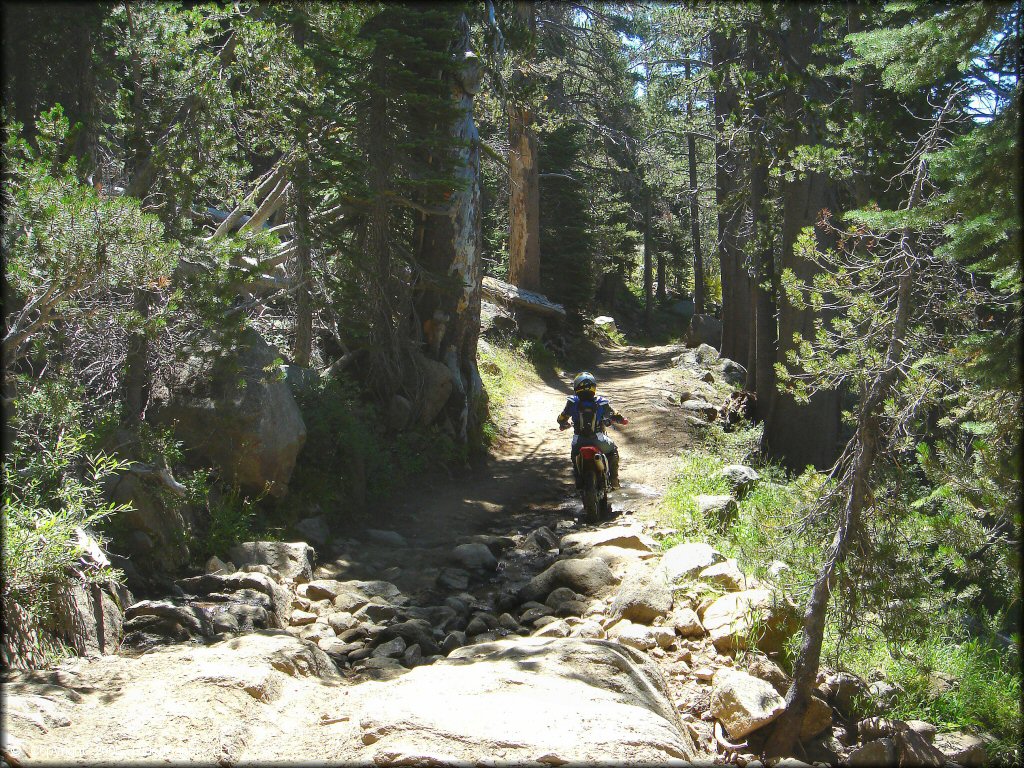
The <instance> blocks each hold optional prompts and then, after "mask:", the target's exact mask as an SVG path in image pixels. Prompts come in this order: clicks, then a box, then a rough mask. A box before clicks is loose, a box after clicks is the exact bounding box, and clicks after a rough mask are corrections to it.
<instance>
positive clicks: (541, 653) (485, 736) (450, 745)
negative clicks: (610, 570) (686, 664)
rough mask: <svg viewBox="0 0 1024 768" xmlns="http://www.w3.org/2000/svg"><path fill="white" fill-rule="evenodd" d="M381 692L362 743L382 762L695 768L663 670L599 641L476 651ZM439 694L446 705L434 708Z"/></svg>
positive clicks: (366, 715) (365, 718)
mask: <svg viewBox="0 0 1024 768" xmlns="http://www.w3.org/2000/svg"><path fill="white" fill-rule="evenodd" d="M374 685H375V688H374V690H373V694H372V697H371V701H370V702H369V705H368V706H367V707H366V709H365V710H364V711H363V712H362V713H361V715H360V719H359V726H360V728H361V730H362V739H363V742H364V743H366V744H372V745H373V746H374V748H375V750H374V752H373V754H374V755H379V756H382V757H383V756H384V755H386V754H390V753H393V752H394V751H396V750H400V749H406V750H408V749H409V748H410V746H411V745H414V746H415V748H416V749H417V750H422V751H426V752H429V753H430V754H433V755H435V756H443V757H444V759H445V760H446V761H451V760H478V759H479V757H480V756H481V755H488V756H489V757H492V758H495V759H499V760H501V761H510V762H513V763H530V762H535V761H536V760H537V759H538V758H540V757H542V756H545V755H554V756H557V757H558V758H559V759H560V760H562V761H565V762H580V763H593V762H595V761H601V762H613V763H616V764H622V763H629V764H666V762H667V761H669V760H672V759H675V760H676V761H680V760H684V761H685V760H692V759H693V758H694V757H695V756H696V749H695V746H694V744H693V741H692V739H691V737H690V735H689V733H688V732H686V731H685V730H684V729H682V728H681V727H680V723H679V721H678V718H677V716H676V714H675V712H674V710H673V708H672V704H671V702H670V699H669V696H668V692H667V689H666V687H665V683H664V681H663V679H662V678H661V675H660V673H659V671H658V669H657V667H656V666H655V665H654V664H653V663H652V662H650V661H648V660H647V659H645V658H644V657H643V656H642V655H641V654H639V653H637V652H635V651H631V650H630V649H627V648H623V647H622V646H620V645H617V644H614V643H609V642H605V641H601V640H580V639H575V638H569V639H553V640H550V639H549V640H545V639H542V638H529V639H523V640H515V641H509V640H506V641H499V642H495V643H487V644H483V645H476V646H469V647H466V648H461V649H459V650H457V651H454V652H453V653H452V654H451V655H449V657H448V659H447V660H445V661H441V662H438V663H437V664H434V665H432V666H429V667H418V668H416V669H415V670H413V671H411V672H409V673H408V674H406V675H403V676H402V677H400V678H398V679H396V680H393V681H389V682H386V683H381V684H374ZM438 691H444V692H445V706H443V707H439V706H437V693H438Z"/></svg>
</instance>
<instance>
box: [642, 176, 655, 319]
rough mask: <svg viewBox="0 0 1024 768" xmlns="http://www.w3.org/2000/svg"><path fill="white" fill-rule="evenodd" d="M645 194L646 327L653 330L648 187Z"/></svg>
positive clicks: (652, 277)
mask: <svg viewBox="0 0 1024 768" xmlns="http://www.w3.org/2000/svg"><path fill="white" fill-rule="evenodd" d="M643 195H644V202H643V205H644V327H645V328H646V329H647V331H648V332H650V330H651V304H652V303H653V300H654V269H653V265H652V263H651V256H652V253H651V250H652V245H651V196H650V192H648V191H647V190H646V189H645V190H644V192H643Z"/></svg>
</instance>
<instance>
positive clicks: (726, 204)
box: [711, 31, 750, 362]
mask: <svg viewBox="0 0 1024 768" xmlns="http://www.w3.org/2000/svg"><path fill="white" fill-rule="evenodd" d="M711 50H712V60H713V64H714V66H715V68H716V70H717V71H718V75H719V84H718V86H717V87H716V89H715V136H716V143H715V204H716V207H717V208H718V254H719V263H720V265H721V274H722V350H721V352H722V356H723V357H728V358H730V359H732V360H737V361H743V362H746V361H747V357H748V350H749V346H750V276H749V275H748V274H747V272H746V270H745V269H744V266H743V262H744V256H743V242H742V236H741V234H740V232H741V224H742V218H743V217H742V206H741V205H739V204H738V201H737V198H738V197H740V193H739V190H740V189H742V179H741V178H740V175H741V173H740V169H741V168H742V167H743V163H744V158H743V155H742V153H741V152H740V151H739V150H738V149H737V147H736V146H735V143H734V142H733V141H732V140H731V139H730V137H728V135H727V133H728V130H729V129H728V122H729V118H730V116H731V115H733V114H734V112H735V111H736V110H737V109H738V107H739V98H738V95H737V93H736V86H735V84H734V83H733V82H732V81H731V80H730V79H729V77H728V70H729V67H730V66H731V62H732V60H733V59H734V57H735V56H736V53H737V46H736V43H735V38H730V37H728V36H726V35H725V34H724V33H723V32H717V31H716V32H713V33H712V34H711Z"/></svg>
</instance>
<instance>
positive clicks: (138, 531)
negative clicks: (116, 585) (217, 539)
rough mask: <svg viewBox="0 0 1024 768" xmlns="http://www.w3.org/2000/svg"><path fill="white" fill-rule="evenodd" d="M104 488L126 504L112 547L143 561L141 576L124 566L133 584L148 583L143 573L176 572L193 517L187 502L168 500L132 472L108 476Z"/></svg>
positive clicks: (184, 555)
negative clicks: (143, 567)
mask: <svg viewBox="0 0 1024 768" xmlns="http://www.w3.org/2000/svg"><path fill="white" fill-rule="evenodd" d="M105 489H106V494H107V496H108V498H109V499H110V501H111V502H113V503H114V504H119V505H128V508H127V509H125V510H124V512H121V513H119V514H118V516H117V521H118V528H119V529H120V530H119V532H118V534H117V535H116V536H115V537H114V542H113V544H112V551H115V552H117V553H118V554H124V555H126V556H127V557H129V558H130V559H131V560H132V561H133V562H137V563H143V562H144V563H146V568H145V569H144V571H145V572H146V573H145V575H143V574H142V573H140V574H139V576H141V579H136V578H133V577H134V576H135V573H134V572H129V571H128V570H127V569H126V576H128V578H129V579H130V581H129V583H130V584H132V586H138V587H143V588H144V587H147V586H149V584H147V583H146V582H147V579H146V576H150V577H151V576H153V575H156V574H171V573H175V572H177V571H178V570H179V569H180V568H181V567H182V566H183V565H185V564H186V563H187V562H188V561H189V556H190V553H189V549H188V546H187V545H186V544H185V542H186V541H187V540H188V533H189V531H190V530H191V528H192V524H193V520H192V518H191V515H190V514H189V510H188V508H187V506H186V505H184V504H178V503H173V502H168V501H167V498H166V495H165V494H161V493H160V489H159V488H158V487H157V486H156V485H154V484H152V483H150V482H147V481H146V480H145V479H143V478H142V477H141V476H139V475H137V474H134V473H132V472H123V473H118V474H116V475H114V476H112V477H110V478H108V479H107V481H106V482H105ZM136 581H138V582H139V583H138V584H137V585H136V584H135V582H136Z"/></svg>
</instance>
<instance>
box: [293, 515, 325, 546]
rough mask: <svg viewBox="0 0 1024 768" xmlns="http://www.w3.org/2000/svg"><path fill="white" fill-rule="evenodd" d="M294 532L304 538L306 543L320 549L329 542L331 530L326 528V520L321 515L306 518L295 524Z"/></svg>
mask: <svg viewBox="0 0 1024 768" xmlns="http://www.w3.org/2000/svg"><path fill="white" fill-rule="evenodd" d="M295 530H296V531H297V532H298V533H299V534H300V535H301V536H304V537H305V539H306V541H308V542H309V543H310V544H313V545H315V546H318V547H322V546H324V545H326V544H327V542H329V541H330V540H331V529H330V528H329V527H328V526H327V518H325V517H324V516H323V515H317V516H316V517H307V518H306V519H304V520H299V522H297V523H296V524H295Z"/></svg>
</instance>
